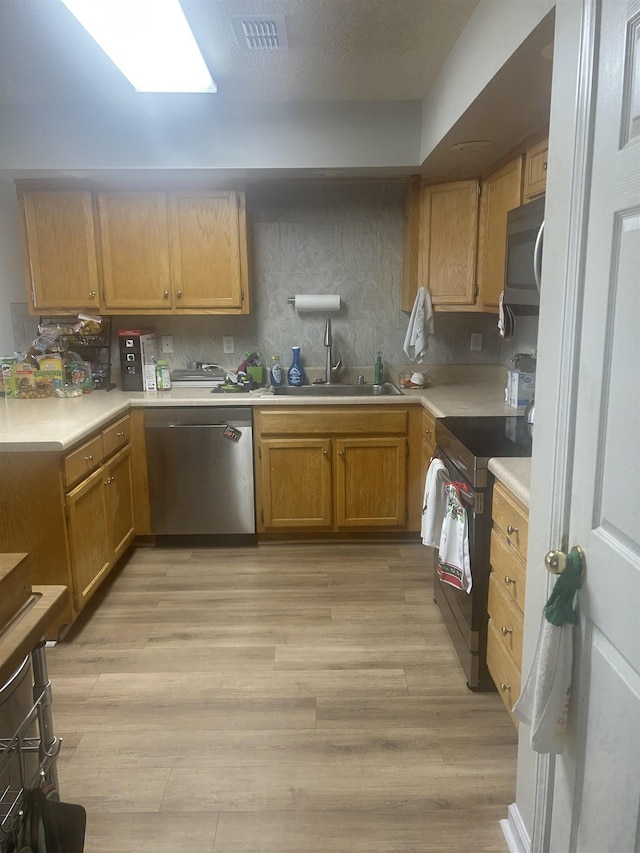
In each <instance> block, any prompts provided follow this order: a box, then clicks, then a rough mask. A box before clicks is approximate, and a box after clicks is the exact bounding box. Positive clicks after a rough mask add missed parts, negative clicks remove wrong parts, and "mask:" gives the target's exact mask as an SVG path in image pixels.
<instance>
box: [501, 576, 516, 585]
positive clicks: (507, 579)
mask: <svg viewBox="0 0 640 853" xmlns="http://www.w3.org/2000/svg"><path fill="white" fill-rule="evenodd" d="M504 582H505V583H506V585H507V586H509V584H510V583H515V582H516V579H515V578H510V577H509V575H505V576H504Z"/></svg>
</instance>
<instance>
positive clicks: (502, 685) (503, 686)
mask: <svg viewBox="0 0 640 853" xmlns="http://www.w3.org/2000/svg"><path fill="white" fill-rule="evenodd" d="M500 690H502V692H503V693H506V692H507V690H511V685H510V684H505V683H504V681H501V682H500Z"/></svg>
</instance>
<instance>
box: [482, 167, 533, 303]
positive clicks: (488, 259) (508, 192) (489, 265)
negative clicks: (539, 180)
mask: <svg viewBox="0 0 640 853" xmlns="http://www.w3.org/2000/svg"><path fill="white" fill-rule="evenodd" d="M522 160H523V158H522V155H520V156H518V157H516V158H515V159H513V160H511V161H510V162H509V163H507V164H506V165H504V166H502V167H501V168H500V169H497V170H496V171H495V172H493V173H492V174H490V175H489V176H488V177H487V178H485V179H484V180H483V181H482V185H481V192H480V224H479V236H478V287H479V301H480V304H481V305H482V308H483V310H486V311H495V312H497V311H498V305H499V301H500V294H501V292H502V291H503V290H504V265H505V259H506V235H507V212H508V211H509V210H511V209H512V208H514V207H519V206H520V205H521V204H522V172H523V165H522Z"/></svg>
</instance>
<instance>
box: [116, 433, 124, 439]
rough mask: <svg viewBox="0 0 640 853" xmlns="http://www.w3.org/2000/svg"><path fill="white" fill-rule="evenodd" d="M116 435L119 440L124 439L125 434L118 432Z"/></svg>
mask: <svg viewBox="0 0 640 853" xmlns="http://www.w3.org/2000/svg"><path fill="white" fill-rule="evenodd" d="M116 435H117V436H118V438H124V433H123V432H117V433H116Z"/></svg>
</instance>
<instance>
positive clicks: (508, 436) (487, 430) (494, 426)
mask: <svg viewBox="0 0 640 853" xmlns="http://www.w3.org/2000/svg"><path fill="white" fill-rule="evenodd" d="M436 445H437V447H436V455H438V456H439V457H440V459H442V461H443V462H444V464H445V465H446V467H447V470H448V472H449V477H450V479H451V480H455V481H459V482H462V483H464V484H465V485H466V487H467V494H468V497H469V509H468V511H467V519H468V534H469V560H470V563H471V575H472V579H473V586H472V589H471V592H470V593H467V592H464V591H463V590H459V589H455V588H454V587H452V586H450V585H449V584H447V583H444V582H443V581H441V580H440V578H439V576H438V572H437V570H436V566H435V565H434V597H435V600H436V603H437V605H438V607H439V608H440V613H441V614H442V618H443V620H444V623H445V625H446V627H447V631H448V632H449V636H450V637H451V640H452V642H453V645H454V647H455V650H456V652H457V655H458V658H459V660H460V663H461V664H462V668H463V670H464V673H465V675H466V677H467V684H468V686H469V687H470V689H471V690H491V689H493V688H494V684H493V681H492V679H491V676H490V675H489V671H488V669H487V663H486V658H487V624H488V618H489V617H488V614H487V599H488V591H489V572H490V566H489V545H490V538H491V500H492V495H493V475H492V474H491V473H490V471H489V469H488V464H489V459H490V458H491V457H493V456H530V455H531V434H530V431H529V429H528V426H527V424H526V423H525V420H524V418H523V417H522V416H521V415H520V416H514V417H489V418H465V417H461V418H442V419H441V420H438V421H436ZM436 559H437V554H436Z"/></svg>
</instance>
